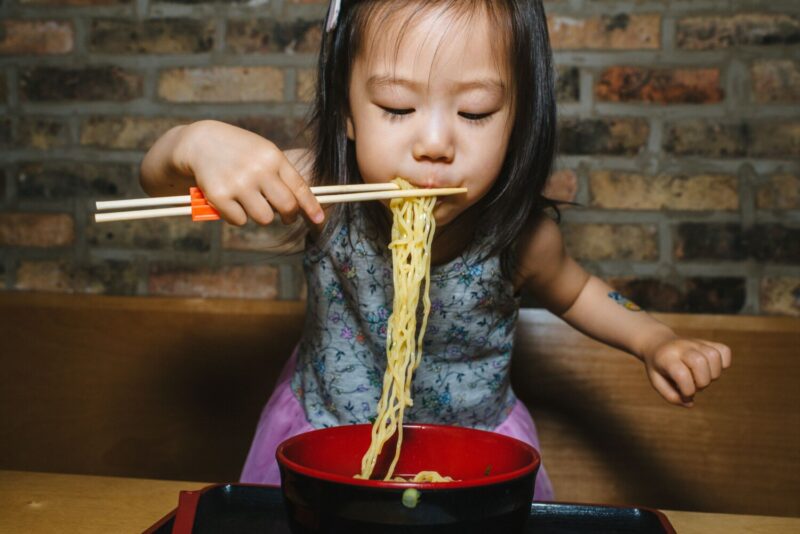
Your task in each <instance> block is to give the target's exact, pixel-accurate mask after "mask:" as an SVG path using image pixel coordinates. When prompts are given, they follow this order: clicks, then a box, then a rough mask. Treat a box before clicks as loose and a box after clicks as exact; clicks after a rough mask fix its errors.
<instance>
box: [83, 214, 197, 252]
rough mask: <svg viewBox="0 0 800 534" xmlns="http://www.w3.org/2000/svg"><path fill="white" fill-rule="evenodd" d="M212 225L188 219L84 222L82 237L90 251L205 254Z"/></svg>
mask: <svg viewBox="0 0 800 534" xmlns="http://www.w3.org/2000/svg"><path fill="white" fill-rule="evenodd" d="M211 230H212V225H209V224H200V223H192V221H191V218H190V217H185V218H183V217H169V218H163V219H146V220H140V221H115V222H107V223H102V224H95V223H94V222H93V221H91V220H90V221H87V224H86V229H85V231H84V232H85V236H86V243H87V244H88V245H89V246H90V247H98V248H100V247H102V248H117V249H119V248H122V249H146V250H176V251H188V252H207V251H208V250H210V249H211Z"/></svg>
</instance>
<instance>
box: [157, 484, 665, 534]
mask: <svg viewBox="0 0 800 534" xmlns="http://www.w3.org/2000/svg"><path fill="white" fill-rule="evenodd" d="M176 522H177V523H179V524H180V525H181V526H182V530H181V531H183V532H189V531H190V530H189V528H188V525H194V528H192V529H191V532H192V533H193V534H211V533H214V534H216V533H225V534H228V533H236V534H247V533H250V532H258V533H269V534H290V531H289V526H288V524H287V522H286V514H285V512H284V509H283V497H282V496H281V489H280V488H279V487H275V486H261V485H254V484H216V485H213V486H208V487H207V488H204V489H202V490H199V491H185V492H181V495H180V500H179V504H178V508H176V509H175V510H173V511H172V512H170V513H169V514H167V515H166V516H165V517H164V518H162V519H161V520H160V521H158V522H157V523H156V524H155V525H153V526H152V527H150V528H149V529H148V530H147V531H146V532H145V534H171V533H172V530H173V527H174V526H175V523H176ZM525 532H526V533H528V532H530V533H535V534H580V533H584V532H585V533H590V532H591V533H593V534H612V533H614V534H628V533H640V532H641V533H667V534H675V530H674V529H673V528H672V525H671V524H670V522H669V520H667V518H666V516H665V515H664V514H662V513H661V512H659V511H658V510H653V509H650V508H643V507H618V506H600V505H588V504H566V503H536V502H534V503H532V504H531V515H530V519H529V520H528V523H527V526H526V528H525Z"/></svg>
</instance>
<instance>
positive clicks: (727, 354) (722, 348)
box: [702, 341, 732, 369]
mask: <svg viewBox="0 0 800 534" xmlns="http://www.w3.org/2000/svg"><path fill="white" fill-rule="evenodd" d="M702 343H705V344H706V345H710V346H711V347H713V348H715V349H717V352H718V353H719V355H720V358H721V359H722V368H723V369H727V368H728V367H730V366H731V360H732V354H731V349H730V347H728V346H727V345H723V344H722V343H716V342H714V341H702Z"/></svg>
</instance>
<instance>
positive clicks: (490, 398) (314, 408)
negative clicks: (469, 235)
mask: <svg viewBox="0 0 800 534" xmlns="http://www.w3.org/2000/svg"><path fill="white" fill-rule="evenodd" d="M364 230H365V218H364V216H363V213H361V212H360V211H359V210H357V209H354V210H353V216H352V217H350V218H349V220H347V221H345V222H342V223H341V224H340V226H339V228H338V229H337V233H336V235H335V236H334V238H333V239H332V240H331V241H330V242H329V244H328V245H327V246H326V247H325V248H324V249H321V248H319V247H317V246H316V244H315V243H312V242H310V243H309V244H308V246H307V247H306V252H305V255H304V259H303V268H304V271H305V275H306V280H307V284H308V304H309V305H308V306H307V311H306V318H305V327H304V329H303V336H302V338H301V341H300V344H299V346H298V361H297V367H296V369H295V373H294V376H293V377H292V383H291V387H292V391H293V393H294V395H295V397H296V398H297V399H298V401H299V402H300V403H301V405H302V406H303V409H304V411H305V413H306V418H307V419H308V421H309V423H311V425H312V426H314V427H315V428H322V427H330V426H338V425H343V424H356V423H367V422H372V421H373V420H374V418H375V414H376V411H377V405H378V401H379V400H380V396H381V388H382V386H383V374H384V371H385V369H386V328H387V322H388V318H389V315H391V313H392V299H393V293H394V291H393V284H392V263H391V262H392V259H391V255H390V252H389V250H388V248H387V246H386V244H379V243H377V242H376V241H377V240H375V239H370V238H368V237H367V232H365V231H364ZM490 238H491V236H488V235H484V236H482V237H480V238H478V239H476V242H475V243H474V244H473V246H471V247H469V248H468V249H467V250H465V251H464V253H462V255H461V256H459V257H457V258H455V259H453V260H451V261H450V262H448V263H446V264H443V265H439V266H435V267H432V268H431V286H430V298H431V310H430V315H429V317H428V328H427V330H426V334H425V337H424V341H423V355H422V361H421V363H420V366H419V368H418V369H417V371H416V372H415V373H414V377H413V382H412V390H411V394H412V399H413V406H411V407H408V408H406V411H405V421H406V422H420V423H422V422H424V423H439V424H449V425H459V426H467V427H473V428H480V429H485V430H491V429H494V428H495V427H497V426H498V425H499V424H500V423H502V422H503V420H504V419H505V418H506V417H507V416H508V415H509V413H510V412H511V410H512V408H513V407H514V404H515V402H516V397H515V395H514V393H513V391H512V389H511V385H510V365H511V353H512V349H513V340H514V332H515V328H516V323H517V316H518V312H519V297H518V296H517V295H515V292H514V287H513V284H512V283H511V281H510V280H508V279H507V278H506V277H505V276H503V274H502V270H501V268H500V259H499V257H498V256H493V257H489V258H486V259H483V260H480V257H481V256H480V254H479V251H480V249H481V245H482V243H485V242H486V240H487V239H490ZM420 308H421V307H420Z"/></svg>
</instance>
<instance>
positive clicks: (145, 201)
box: [95, 182, 400, 211]
mask: <svg viewBox="0 0 800 534" xmlns="http://www.w3.org/2000/svg"><path fill="white" fill-rule="evenodd" d="M192 189H197V188H192ZM309 189H311V192H312V193H314V194H315V195H328V194H331V193H357V192H362V191H393V190H394V191H397V190H399V189H400V186H398V185H397V184H394V183H391V182H387V183H385V184H352V185H319V186H316V187H311V188H309ZM198 191H199V189H198ZM191 201H192V195H191V194H189V195H178V196H173V197H146V198H132V199H128V200H105V201H101V202H97V203H96V205H95V207H96V208H97V211H103V210H118V209H124V208H146V207H151V206H174V205H182V204H191Z"/></svg>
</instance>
